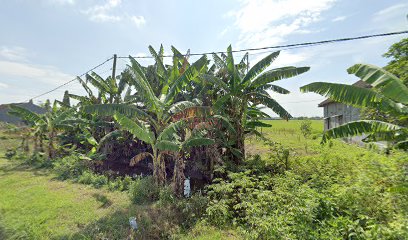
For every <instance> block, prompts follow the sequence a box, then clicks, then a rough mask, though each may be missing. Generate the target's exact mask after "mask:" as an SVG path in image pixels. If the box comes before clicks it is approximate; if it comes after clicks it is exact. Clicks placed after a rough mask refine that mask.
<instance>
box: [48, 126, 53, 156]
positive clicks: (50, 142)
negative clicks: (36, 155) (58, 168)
mask: <svg viewBox="0 0 408 240" xmlns="http://www.w3.org/2000/svg"><path fill="white" fill-rule="evenodd" d="M54 138H55V133H54V131H51V132H50V134H49V135H48V158H49V160H51V159H54V158H55V148H54Z"/></svg>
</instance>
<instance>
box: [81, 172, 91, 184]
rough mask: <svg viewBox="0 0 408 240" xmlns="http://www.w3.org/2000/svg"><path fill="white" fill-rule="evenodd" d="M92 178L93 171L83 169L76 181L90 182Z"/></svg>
mask: <svg viewBox="0 0 408 240" xmlns="http://www.w3.org/2000/svg"><path fill="white" fill-rule="evenodd" d="M92 180H93V173H92V172H90V171H89V170H86V171H84V172H83V173H82V174H81V176H79V178H78V182H79V183H82V184H91V183H92Z"/></svg>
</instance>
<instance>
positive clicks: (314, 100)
mask: <svg viewBox="0 0 408 240" xmlns="http://www.w3.org/2000/svg"><path fill="white" fill-rule="evenodd" d="M323 100H324V99H321V98H320V99H313V100H307V101H296V102H282V103H280V104H287V103H305V102H317V101H323Z"/></svg>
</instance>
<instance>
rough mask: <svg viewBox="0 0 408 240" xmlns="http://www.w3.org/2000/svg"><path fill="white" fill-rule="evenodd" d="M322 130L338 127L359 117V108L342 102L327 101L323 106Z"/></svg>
mask: <svg viewBox="0 0 408 240" xmlns="http://www.w3.org/2000/svg"><path fill="white" fill-rule="evenodd" d="M323 115H324V119H325V121H324V130H328V129H331V128H334V127H338V126H340V125H342V124H344V123H347V122H351V121H356V120H359V119H360V109H358V108H355V107H352V106H348V105H345V104H342V103H336V102H333V103H329V104H326V105H325V106H324V109H323Z"/></svg>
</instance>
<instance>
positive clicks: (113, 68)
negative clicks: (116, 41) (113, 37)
mask: <svg viewBox="0 0 408 240" xmlns="http://www.w3.org/2000/svg"><path fill="white" fill-rule="evenodd" d="M116 58H117V56H116V54H113V66H112V79H113V80H115V77H116Z"/></svg>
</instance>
